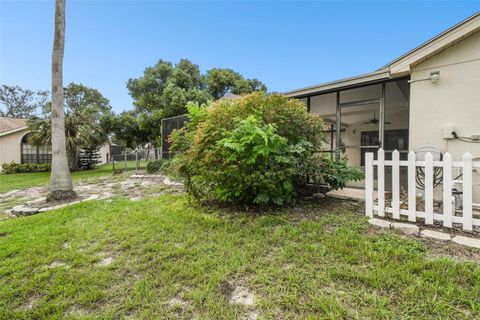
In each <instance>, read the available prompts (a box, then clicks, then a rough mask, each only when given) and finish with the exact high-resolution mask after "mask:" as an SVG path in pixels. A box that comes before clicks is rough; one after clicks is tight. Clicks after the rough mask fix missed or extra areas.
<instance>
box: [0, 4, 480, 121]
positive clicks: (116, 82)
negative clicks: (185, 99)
mask: <svg viewBox="0 0 480 320" xmlns="http://www.w3.org/2000/svg"><path fill="white" fill-rule="evenodd" d="M479 10H480V2H478V1H477V2H458V1H455V2H420V3H418V2H378V1H377V2H359V1H357V2H293V1H292V2H271V1H269V2H265V1H264V2H255V1H248V2H245V1H244V2H230V1H229V2H203V1H202V2H200V1H197V2H183V1H182V2H163V1H72V0H70V1H69V0H67V31H66V48H65V60H64V82H65V84H67V83H69V82H72V81H73V82H78V83H83V84H85V85H88V86H91V87H95V88H97V89H99V90H100V91H101V92H102V93H103V94H104V95H105V96H106V97H107V98H108V99H110V101H111V104H112V106H113V109H114V111H116V112H119V111H122V110H127V109H131V108H132V100H131V98H130V96H129V95H128V91H127V89H126V87H125V83H126V81H127V80H128V79H129V78H135V77H139V76H140V75H141V74H142V72H143V70H144V68H145V67H147V66H150V65H153V64H155V63H156V61H158V59H165V60H170V61H172V62H177V61H178V60H179V59H181V58H188V59H190V60H191V61H193V62H194V63H196V64H198V65H199V66H200V69H201V70H202V72H205V71H206V70H208V69H210V68H212V67H226V68H232V69H234V70H236V71H238V72H240V73H241V74H243V75H244V76H246V77H249V78H250V77H255V78H258V79H259V80H261V81H263V82H264V83H265V84H266V85H267V86H268V88H269V90H270V91H286V90H290V89H295V88H299V87H304V86H309V85H314V84H318V83H322V82H326V81H331V80H335V79H339V78H344V77H349V76H353V75H357V74H361V73H366V72H370V71H373V70H376V69H378V68H379V67H381V66H382V65H384V64H386V63H388V62H389V61H390V60H393V59H395V58H396V57H398V56H400V55H401V54H403V53H405V52H406V51H408V50H410V49H412V48H413V47H415V46H417V45H419V44H421V43H422V42H423V41H426V40H428V39H429V38H431V37H433V36H435V35H436V34H438V33H440V32H441V31H443V30H444V29H446V28H448V27H450V26H452V25H454V24H455V23H457V22H459V21H460V20H463V19H464V18H466V17H468V16H470V15H472V14H473V13H475V12H476V11H479ZM53 15H54V3H53V1H6V0H0V84H17V85H20V86H22V87H26V88H29V89H47V90H49V89H50V63H51V50H52V43H53Z"/></svg>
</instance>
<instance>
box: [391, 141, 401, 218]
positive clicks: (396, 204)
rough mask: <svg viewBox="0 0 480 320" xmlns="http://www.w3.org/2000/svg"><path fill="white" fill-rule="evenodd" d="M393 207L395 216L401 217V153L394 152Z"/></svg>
mask: <svg viewBox="0 0 480 320" xmlns="http://www.w3.org/2000/svg"><path fill="white" fill-rule="evenodd" d="M392 209H393V218H394V219H400V153H399V152H398V150H394V151H393V153H392Z"/></svg>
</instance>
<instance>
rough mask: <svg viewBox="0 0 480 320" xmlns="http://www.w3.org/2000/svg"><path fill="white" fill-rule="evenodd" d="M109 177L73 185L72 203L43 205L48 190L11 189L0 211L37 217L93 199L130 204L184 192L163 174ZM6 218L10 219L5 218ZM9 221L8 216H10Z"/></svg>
mask: <svg viewBox="0 0 480 320" xmlns="http://www.w3.org/2000/svg"><path fill="white" fill-rule="evenodd" d="M122 179H123V180H120V181H119V178H118V177H115V176H111V177H106V178H101V179H97V180H95V181H93V182H92V181H84V182H80V183H77V184H76V185H75V191H76V193H77V195H78V197H77V198H76V199H73V201H55V202H46V201H45V195H46V194H47V191H48V190H47V187H33V188H28V189H25V190H12V191H9V192H6V193H3V194H0V209H1V210H3V209H9V210H7V211H8V212H10V211H12V213H13V214H14V216H22V215H31V214H37V213H41V212H44V211H49V210H54V209H59V208H63V207H66V206H68V205H72V204H77V203H80V202H82V201H87V200H94V199H108V198H111V197H113V196H116V195H117V196H118V195H120V196H124V197H127V198H129V199H130V200H132V201H139V200H141V199H143V198H145V197H155V196H160V195H162V194H166V193H178V192H182V191H183V185H182V184H181V183H179V182H175V181H172V180H170V179H169V178H167V177H166V176H163V175H152V176H150V175H129V176H125V177H122ZM5 217H9V216H7V215H5ZM9 218H10V217H9Z"/></svg>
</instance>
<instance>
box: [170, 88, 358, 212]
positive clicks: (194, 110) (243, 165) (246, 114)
mask: <svg viewBox="0 0 480 320" xmlns="http://www.w3.org/2000/svg"><path fill="white" fill-rule="evenodd" d="M188 111H189V118H190V120H191V121H190V122H189V123H188V124H187V126H186V127H185V128H182V129H180V130H177V131H174V132H173V133H172V135H171V136H170V140H171V143H172V151H174V152H176V153H177V156H176V157H175V158H174V161H175V162H176V164H177V165H176V167H177V169H178V173H179V175H180V176H181V177H183V178H184V180H185V188H186V190H187V191H188V192H189V193H191V194H192V195H193V196H194V197H196V198H197V199H201V200H207V199H215V200H218V201H221V202H232V203H241V204H249V203H255V204H260V205H266V204H270V203H273V204H282V203H288V202H290V201H292V200H293V199H294V197H295V195H296V193H297V190H298V189H299V188H300V187H301V186H303V185H305V184H306V183H307V182H309V181H310V182H312V181H313V180H312V179H311V177H314V178H315V181H326V180H328V181H329V182H333V183H334V184H332V185H334V186H335V187H337V186H339V187H342V186H343V185H342V184H341V181H342V180H344V179H349V178H350V177H354V176H355V175H345V174H344V175H343V176H342V177H338V179H339V180H338V181H335V179H333V178H331V177H329V175H327V176H326V177H323V176H322V172H321V170H325V169H326V168H328V170H326V172H328V173H329V174H334V172H335V170H336V172H341V173H344V172H343V171H341V170H339V169H340V168H343V167H341V164H340V163H335V162H329V161H327V160H325V161H324V160H322V158H321V157H320V158H318V154H319V152H320V151H321V150H322V145H323V143H324V142H325V138H324V135H323V122H322V119H321V118H320V117H319V116H318V115H316V114H313V113H308V112H307V111H306V110H305V106H304V104H303V102H301V101H299V100H294V99H289V98H287V97H285V96H283V95H279V94H272V95H266V94H264V93H253V94H249V95H246V96H243V97H242V98H239V99H221V100H218V101H216V102H213V103H211V104H210V105H209V106H207V107H200V106H198V105H192V104H191V105H189V106H188ZM315 159H317V160H318V161H315ZM344 164H346V162H344ZM335 166H337V167H336V169H334V167H335ZM344 169H345V170H346V171H348V170H349V169H350V168H349V167H348V166H347V167H344Z"/></svg>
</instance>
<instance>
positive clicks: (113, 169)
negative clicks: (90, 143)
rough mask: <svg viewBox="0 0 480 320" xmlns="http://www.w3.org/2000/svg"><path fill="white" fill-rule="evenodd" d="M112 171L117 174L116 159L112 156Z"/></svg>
mask: <svg viewBox="0 0 480 320" xmlns="http://www.w3.org/2000/svg"><path fill="white" fill-rule="evenodd" d="M112 171H113V172H114V173H115V157H114V156H112Z"/></svg>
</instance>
